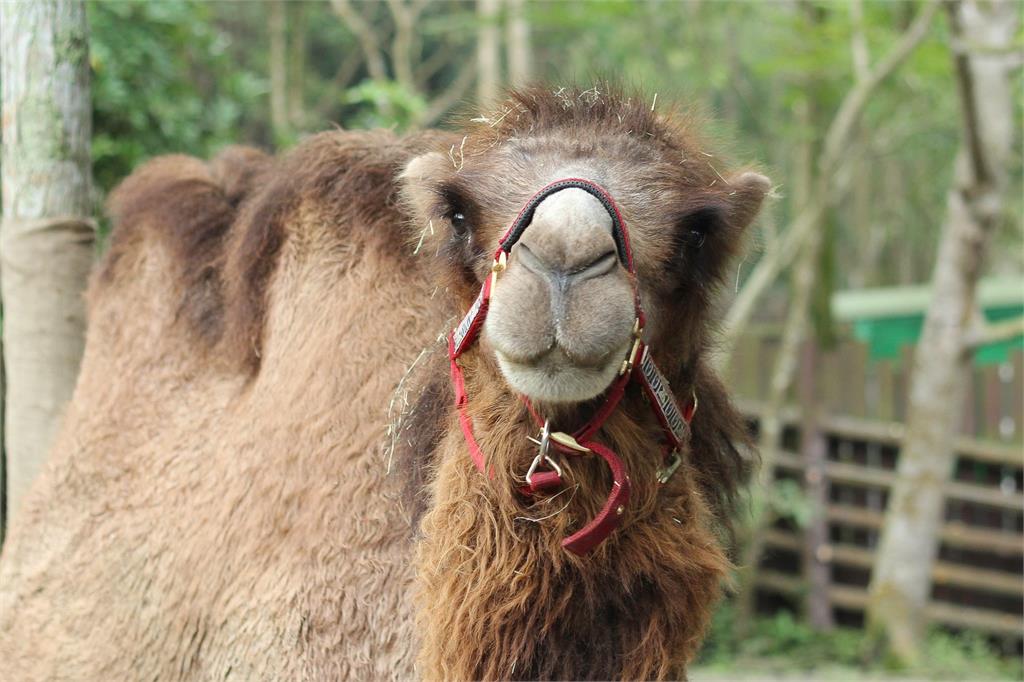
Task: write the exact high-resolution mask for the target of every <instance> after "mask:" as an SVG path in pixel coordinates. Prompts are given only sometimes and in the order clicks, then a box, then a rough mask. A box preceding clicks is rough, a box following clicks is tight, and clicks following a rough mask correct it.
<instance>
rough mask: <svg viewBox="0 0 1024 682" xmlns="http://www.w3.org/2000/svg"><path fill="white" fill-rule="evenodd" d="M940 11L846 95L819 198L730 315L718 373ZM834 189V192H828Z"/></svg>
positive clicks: (821, 165) (829, 138) (928, 11)
mask: <svg viewBox="0 0 1024 682" xmlns="http://www.w3.org/2000/svg"><path fill="white" fill-rule="evenodd" d="M937 8H938V2H937V0H929V2H928V4H927V5H925V7H924V9H922V10H921V11H920V12H919V13H918V15H917V17H916V18H915V19H914V21H913V23H912V24H911V25H910V27H909V28H908V29H907V30H906V31H905V32H904V33H903V35H902V36H901V37H900V39H899V41H898V42H897V43H896V44H895V45H894V46H893V47H892V48H891V49H890V50H889V52H887V53H886V54H885V56H884V57H882V59H881V60H879V62H878V63H877V64H876V65H875V67H874V68H873V69H871V71H870V73H868V74H867V75H866V76H865V77H864V78H863V79H862V80H860V81H858V82H857V84H856V85H854V87H853V88H852V89H851V90H850V91H849V92H848V93H847V95H846V97H845V98H844V99H843V101H842V104H840V106H839V110H838V112H837V113H836V115H835V117H834V118H833V119H832V123H831V124H830V125H829V128H828V132H827V133H826V135H825V144H824V148H823V149H822V152H821V155H820V157H819V160H818V179H817V182H816V183H815V188H816V190H815V198H814V200H812V201H811V202H810V203H809V204H808V205H807V206H806V207H805V208H804V210H802V211H801V212H800V214H799V215H798V216H797V218H796V220H795V221H794V223H793V226H792V227H790V228H789V230H787V231H786V234H785V235H783V236H782V237H780V238H779V239H778V240H777V241H776V248H775V249H774V250H773V251H770V252H768V253H766V254H765V255H764V257H762V258H761V260H760V261H759V262H758V264H757V265H756V266H755V267H754V270H753V272H751V275H750V277H749V279H748V280H747V283H746V284H745V285H744V287H743V289H741V290H740V293H739V295H738V296H737V297H736V300H735V301H734V302H733V304H732V306H731V307H730V309H729V312H728V314H727V315H726V319H725V324H724V326H723V331H722V338H721V344H720V353H719V355H718V364H719V370H720V371H724V369H725V368H727V367H728V363H729V361H730V359H731V356H732V349H733V348H734V347H735V345H736V341H737V339H738V337H739V333H740V331H742V329H743V327H744V326H746V323H747V321H748V320H749V319H750V315H751V314H752V313H753V310H754V304H755V303H756V302H757V300H758V299H759V298H760V297H761V295H762V294H763V293H764V292H765V291H766V290H767V289H768V287H769V286H771V284H772V282H774V281H775V278H776V277H777V276H778V274H779V273H780V272H782V270H784V269H785V268H787V267H789V265H790V263H792V261H793V259H794V258H795V257H796V254H797V253H798V252H799V250H800V246H801V245H802V244H803V242H804V240H805V239H806V238H807V235H808V234H809V233H810V232H811V230H813V229H814V227H815V226H816V225H818V224H819V221H820V219H821V216H822V214H823V213H824V212H825V210H826V209H827V208H828V207H829V206H830V205H831V204H833V203H835V202H836V201H837V200H838V199H839V198H840V197H841V196H842V195H843V194H844V193H845V187H833V186H832V185H833V180H834V179H835V177H836V172H837V170H838V168H839V166H840V165H841V164H842V162H843V161H844V158H843V154H844V152H845V150H846V147H847V146H848V144H849V141H850V137H851V135H852V133H853V131H854V128H855V126H856V124H857V123H858V122H859V121H860V118H861V115H862V114H863V113H864V107H865V106H866V105H867V103H868V101H869V99H870V98H871V95H872V94H874V92H875V90H876V89H877V88H878V87H879V86H880V85H881V84H882V82H883V81H885V79H886V78H888V77H889V76H890V75H892V73H893V72H894V71H895V70H896V69H897V68H899V67H900V65H902V64H903V62H904V61H906V59H907V57H909V56H910V54H911V53H912V52H913V51H914V49H915V48H916V47H917V46H918V45H919V44H920V43H921V41H922V40H924V38H925V36H926V35H927V33H928V27H929V26H930V25H931V22H932V18H933V17H934V16H935V11H936V9H937ZM830 188H831V189H832V191H831V192H830V191H829V189H830Z"/></svg>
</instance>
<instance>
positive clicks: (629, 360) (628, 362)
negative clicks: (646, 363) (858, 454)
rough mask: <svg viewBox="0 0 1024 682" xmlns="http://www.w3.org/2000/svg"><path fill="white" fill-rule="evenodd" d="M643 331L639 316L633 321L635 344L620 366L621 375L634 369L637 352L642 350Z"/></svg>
mask: <svg viewBox="0 0 1024 682" xmlns="http://www.w3.org/2000/svg"><path fill="white" fill-rule="evenodd" d="M643 333H644V330H643V329H641V328H640V318H639V317H638V318H637V319H636V320H634V322H633V345H632V347H631V348H630V349H629V355H628V356H627V357H626V359H625V360H623V361H622V366H621V367H619V376H622V375H623V374H626V373H628V372H631V371H633V365H635V364H636V354H637V351H639V350H640V337H641V336H643Z"/></svg>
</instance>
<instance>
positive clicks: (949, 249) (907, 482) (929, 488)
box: [868, 1, 1019, 662]
mask: <svg viewBox="0 0 1024 682" xmlns="http://www.w3.org/2000/svg"><path fill="white" fill-rule="evenodd" d="M1018 9H1019V5H1017V4H1016V3H1012V2H974V1H965V2H960V3H955V4H951V5H949V14H950V26H951V43H952V49H953V56H954V61H955V64H956V74H957V88H958V90H959V93H960V99H961V105H962V107H961V110H962V115H963V134H964V140H963V143H962V147H961V151H960V154H959V155H958V158H957V161H956V168H955V173H954V180H953V185H952V187H951V188H950V190H949V194H948V196H947V199H946V219H945V223H944V225H943V227H942V235H941V238H940V242H939V248H938V255H937V257H936V261H935V270H934V273H933V276H932V300H931V303H930V305H929V307H928V312H927V314H926V316H925V323H924V329H923V331H922V333H921V339H920V341H919V343H918V346H917V351H916V353H915V358H914V374H913V380H912V382H913V383H912V385H911V390H910V399H909V405H908V415H907V435H906V437H905V440H904V442H903V447H902V451H901V454H900V459H899V466H898V470H897V474H898V477H897V481H896V483H895V485H894V487H893V489H892V493H891V496H890V499H889V507H888V513H887V514H886V520H885V524H884V526H883V529H882V536H881V541H880V543H879V548H878V551H877V553H876V555H875V566H874V572H873V578H872V582H871V587H870V600H869V604H868V626H869V632H870V634H871V642H872V644H873V645H874V646H875V648H876V650H877V648H880V647H885V648H887V649H888V651H889V652H890V653H891V654H893V655H895V656H896V657H897V658H898V659H900V660H903V661H905V662H912V661H914V660H915V659H916V658H917V657H918V651H919V649H918V647H919V642H920V640H921V635H922V634H923V629H924V626H925V608H926V606H927V603H928V598H929V596H930V593H931V586H932V581H931V572H932V565H933V563H934V561H935V556H936V554H937V551H938V546H939V531H940V527H941V523H942V518H943V511H944V509H943V502H944V498H943V487H944V485H945V483H946V481H947V480H948V479H949V477H950V474H951V473H952V471H953V465H954V456H955V453H954V452H953V449H952V443H953V441H954V436H955V429H956V424H957V422H958V417H959V415H960V414H961V407H962V402H963V393H962V387H963V376H964V372H965V371H966V369H967V366H968V364H969V363H970V361H971V358H970V351H969V345H968V343H967V342H968V332H969V325H970V324H971V322H972V318H974V316H975V315H977V314H978V311H977V309H976V304H975V289H976V285H977V282H978V278H979V275H980V273H981V265H982V260H983V257H984V254H985V250H986V246H987V245H988V242H989V240H990V238H991V235H992V232H993V230H994V229H995V226H996V225H997V224H998V222H999V218H1000V217H1001V213H1002V209H1003V192H1004V191H1005V188H1006V185H1007V166H1008V161H1009V155H1010V153H1011V150H1013V149H1014V145H1013V141H1014V140H1013V135H1014V116H1013V93H1012V87H1011V80H1010V75H1011V69H1012V66H1013V65H1012V62H1013V47H1014V46H1013V39H1014V35H1015V33H1016V30H1017V24H1018V21H1019V17H1018V11H1017V10H1018Z"/></svg>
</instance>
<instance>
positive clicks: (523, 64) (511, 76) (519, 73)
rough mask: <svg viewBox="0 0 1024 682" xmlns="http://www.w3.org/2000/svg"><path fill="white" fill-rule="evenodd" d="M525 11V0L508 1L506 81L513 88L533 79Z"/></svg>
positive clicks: (528, 28)
mask: <svg viewBox="0 0 1024 682" xmlns="http://www.w3.org/2000/svg"><path fill="white" fill-rule="evenodd" d="M525 9H526V0H508V26H507V31H506V41H507V43H508V46H507V47H508V80H509V83H510V84H511V85H513V86H515V87H520V86H523V85H526V84H527V83H529V82H530V79H531V78H533V64H532V53H531V52H530V24H529V22H528V21H527V20H526V14H525Z"/></svg>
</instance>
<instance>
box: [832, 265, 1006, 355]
mask: <svg viewBox="0 0 1024 682" xmlns="http://www.w3.org/2000/svg"><path fill="white" fill-rule="evenodd" d="M978 298H979V301H980V304H981V309H982V311H983V313H984V315H985V319H986V320H988V321H989V322H997V321H1001V320H1009V319H1013V318H1016V317H1021V316H1022V315H1024V278H1007V279H989V280H983V281H982V282H981V283H980V284H979V287H978ZM930 300H931V287H930V286H911V287H884V288H877V289H859V290H856V291H839V292H836V293H835V294H833V296H832V315H833V317H834V318H835V319H836V320H837V321H841V322H850V323H852V325H853V331H854V336H856V337H857V339H859V340H861V341H863V342H865V343H867V344H868V346H869V357H870V358H871V359H872V360H884V359H899V357H900V355H901V353H902V349H903V347H904V346H907V345H914V344H916V343H917V339H918V337H919V336H920V334H921V327H922V326H923V324H924V314H925V311H926V310H927V308H928V303H929V301H930ZM1015 349H1022V350H1024V335H1022V336H1018V337H1017V338H1014V339H1010V340H1007V341H1002V342H999V343H993V344H989V345H986V346H983V347H982V348H980V349H978V351H977V352H976V353H975V355H974V360H975V362H976V363H977V364H979V365H986V364H994V363H1001V362H1006V361H1007V360H1008V359H1009V354H1010V352H1011V351H1013V350H1015Z"/></svg>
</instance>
